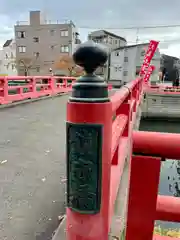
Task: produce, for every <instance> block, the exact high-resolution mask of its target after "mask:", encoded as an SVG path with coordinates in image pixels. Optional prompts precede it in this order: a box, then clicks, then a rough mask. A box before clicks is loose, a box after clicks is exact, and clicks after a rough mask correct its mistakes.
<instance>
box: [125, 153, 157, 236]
mask: <svg viewBox="0 0 180 240" xmlns="http://www.w3.org/2000/svg"><path fill="white" fill-rule="evenodd" d="M160 167H161V159H160V158H155V157H145V156H133V157H132V160H131V165H130V186H129V200H128V212H127V223H126V224H127V225H126V240H145V239H146V240H152V237H153V230H154V221H155V219H156V203H157V195H158V185H159V176H160Z"/></svg>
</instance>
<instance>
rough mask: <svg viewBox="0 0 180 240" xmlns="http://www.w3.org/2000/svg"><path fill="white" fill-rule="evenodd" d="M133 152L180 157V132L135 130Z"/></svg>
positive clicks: (171, 157)
mask: <svg viewBox="0 0 180 240" xmlns="http://www.w3.org/2000/svg"><path fill="white" fill-rule="evenodd" d="M133 152H134V153H136V154H139V155H147V156H157V157H162V158H168V159H175V160H176V159H180V134H174V133H159V132H144V131H134V132H133Z"/></svg>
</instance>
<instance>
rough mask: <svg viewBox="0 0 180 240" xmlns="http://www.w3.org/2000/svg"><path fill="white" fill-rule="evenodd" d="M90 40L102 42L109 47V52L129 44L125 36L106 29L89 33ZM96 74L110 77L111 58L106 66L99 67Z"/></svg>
mask: <svg viewBox="0 0 180 240" xmlns="http://www.w3.org/2000/svg"><path fill="white" fill-rule="evenodd" d="M88 40H91V41H93V42H95V43H99V44H102V45H103V46H104V47H106V48H107V50H108V52H109V53H111V52H112V51H113V50H114V49H116V48H119V47H124V46H126V44H127V41H126V39H125V38H123V37H120V36H118V35H116V34H114V33H111V32H108V31H106V30H98V31H94V32H91V33H90V34H89V35H88ZM96 74H98V75H100V76H103V77H105V78H106V80H108V79H109V77H110V76H109V74H110V58H109V59H108V61H107V63H106V64H105V66H104V67H99V68H98V69H97V71H96Z"/></svg>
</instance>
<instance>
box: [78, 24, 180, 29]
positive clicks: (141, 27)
mask: <svg viewBox="0 0 180 240" xmlns="http://www.w3.org/2000/svg"><path fill="white" fill-rule="evenodd" d="M178 27H180V24H175V25H157V26H134V27H110V26H109V27H90V26H78V28H82V29H85V28H86V29H111V30H113V29H114V30H121V29H123V30H133V29H156V28H178Z"/></svg>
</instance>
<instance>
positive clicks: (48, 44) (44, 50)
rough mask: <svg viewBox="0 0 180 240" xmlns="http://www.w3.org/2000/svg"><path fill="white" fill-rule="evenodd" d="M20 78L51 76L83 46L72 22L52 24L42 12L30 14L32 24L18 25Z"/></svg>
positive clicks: (17, 63) (16, 29)
mask: <svg viewBox="0 0 180 240" xmlns="http://www.w3.org/2000/svg"><path fill="white" fill-rule="evenodd" d="M14 31H15V41H16V65H17V71H18V75H47V74H49V69H50V68H52V70H54V63H55V62H56V61H58V60H59V59H60V58H61V57H62V56H64V55H71V54H72V52H73V51H74V49H75V47H76V46H77V44H78V43H79V38H78V37H79V34H78V31H77V28H76V26H75V25H74V23H73V22H72V21H69V22H64V23H59V22H56V23H52V22H51V21H47V20H45V19H43V18H42V14H41V12H40V11H30V15H29V22H17V24H16V25H15V26H14Z"/></svg>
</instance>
